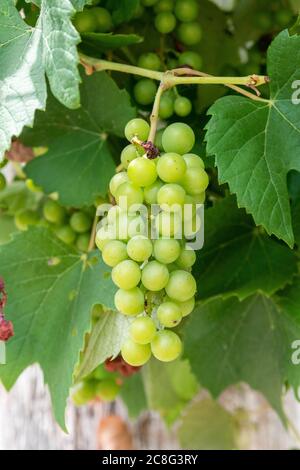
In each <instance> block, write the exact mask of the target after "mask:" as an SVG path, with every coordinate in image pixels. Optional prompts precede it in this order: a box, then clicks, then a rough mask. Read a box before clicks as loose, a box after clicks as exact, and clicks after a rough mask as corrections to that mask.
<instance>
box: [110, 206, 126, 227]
mask: <svg viewBox="0 0 300 470" xmlns="http://www.w3.org/2000/svg"><path fill="white" fill-rule="evenodd" d="M124 215H127V213H126V212H125V211H124V209H122V208H121V207H119V206H113V207H111V208H110V209H109V211H108V213H107V222H108V224H109V225H114V224H118V222H119V220H120V218H121V217H124Z"/></svg>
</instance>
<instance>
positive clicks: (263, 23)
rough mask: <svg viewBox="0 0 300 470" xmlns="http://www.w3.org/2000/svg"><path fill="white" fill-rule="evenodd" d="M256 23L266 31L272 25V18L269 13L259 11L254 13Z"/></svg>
mask: <svg viewBox="0 0 300 470" xmlns="http://www.w3.org/2000/svg"><path fill="white" fill-rule="evenodd" d="M255 20H256V24H257V26H258V27H259V28H261V29H262V30H263V31H268V30H270V29H272V27H273V20H272V17H271V15H270V13H267V12H264V11H260V12H258V13H256V15H255Z"/></svg>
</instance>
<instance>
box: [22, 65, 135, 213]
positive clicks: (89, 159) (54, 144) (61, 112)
mask: <svg viewBox="0 0 300 470" xmlns="http://www.w3.org/2000/svg"><path fill="white" fill-rule="evenodd" d="M80 90H81V99H82V107H81V109H80V110H76V111H69V112H68V113H66V111H65V108H64V107H63V106H62V105H61V104H60V103H59V102H58V101H57V100H55V99H54V98H53V97H50V98H49V100H48V104H47V111H46V113H41V112H38V113H37V116H36V120H35V125H34V127H33V129H26V130H25V132H24V133H23V134H22V137H21V139H22V140H23V142H25V143H26V144H27V145H31V146H38V145H48V148H49V149H48V152H47V153H46V154H45V155H43V156H41V157H38V158H36V159H34V160H32V161H31V162H30V163H29V164H27V165H26V168H25V172H26V174H27V176H28V177H29V178H32V179H33V181H34V182H35V183H36V184H38V185H40V186H42V188H43V189H44V190H45V192H46V193H48V194H49V193H52V192H58V193H59V197H60V201H61V203H62V204H65V205H70V206H75V207H80V206H83V205H89V204H92V203H93V202H94V201H95V198H96V196H97V195H101V196H104V195H105V194H106V192H107V188H108V183H109V180H110V178H111V176H112V175H113V173H114V171H115V164H114V161H113V159H112V155H111V152H110V148H109V146H108V143H107V140H106V135H104V132H110V133H111V134H114V135H117V136H123V134H124V127H125V125H126V123H127V121H128V120H130V119H132V118H133V117H135V110H134V108H132V106H131V104H130V98H129V95H128V94H127V92H126V91H125V90H120V89H119V88H118V87H117V85H116V83H115V82H114V81H113V79H112V78H110V77H109V76H108V75H107V74H106V73H105V72H101V73H97V74H94V75H92V76H90V77H86V76H83V82H82V85H81V87H80Z"/></svg>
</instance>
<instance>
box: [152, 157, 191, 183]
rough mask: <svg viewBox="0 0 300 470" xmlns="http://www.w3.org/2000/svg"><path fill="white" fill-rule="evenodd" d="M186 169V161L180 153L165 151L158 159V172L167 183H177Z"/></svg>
mask: <svg viewBox="0 0 300 470" xmlns="http://www.w3.org/2000/svg"><path fill="white" fill-rule="evenodd" d="M185 171H186V163H185V161H184V159H183V158H182V156H181V155H179V154H178V153H174V152H170V153H165V154H164V155H162V156H161V157H160V158H159V159H158V162H157V173H158V176H159V177H160V179H162V180H163V181H165V182H166V183H177V182H178V181H180V180H181V179H182V177H183V175H184V174H185Z"/></svg>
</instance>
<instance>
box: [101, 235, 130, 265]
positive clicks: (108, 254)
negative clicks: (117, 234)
mask: <svg viewBox="0 0 300 470" xmlns="http://www.w3.org/2000/svg"><path fill="white" fill-rule="evenodd" d="M102 258H103V261H104V263H105V264H107V265H108V266H110V267H112V268H113V267H114V266H116V265H117V264H119V263H121V261H124V260H125V259H127V249H126V245H125V243H123V242H121V241H120V240H111V241H109V242H108V243H107V244H106V245H105V246H104V248H103V251H102Z"/></svg>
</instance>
